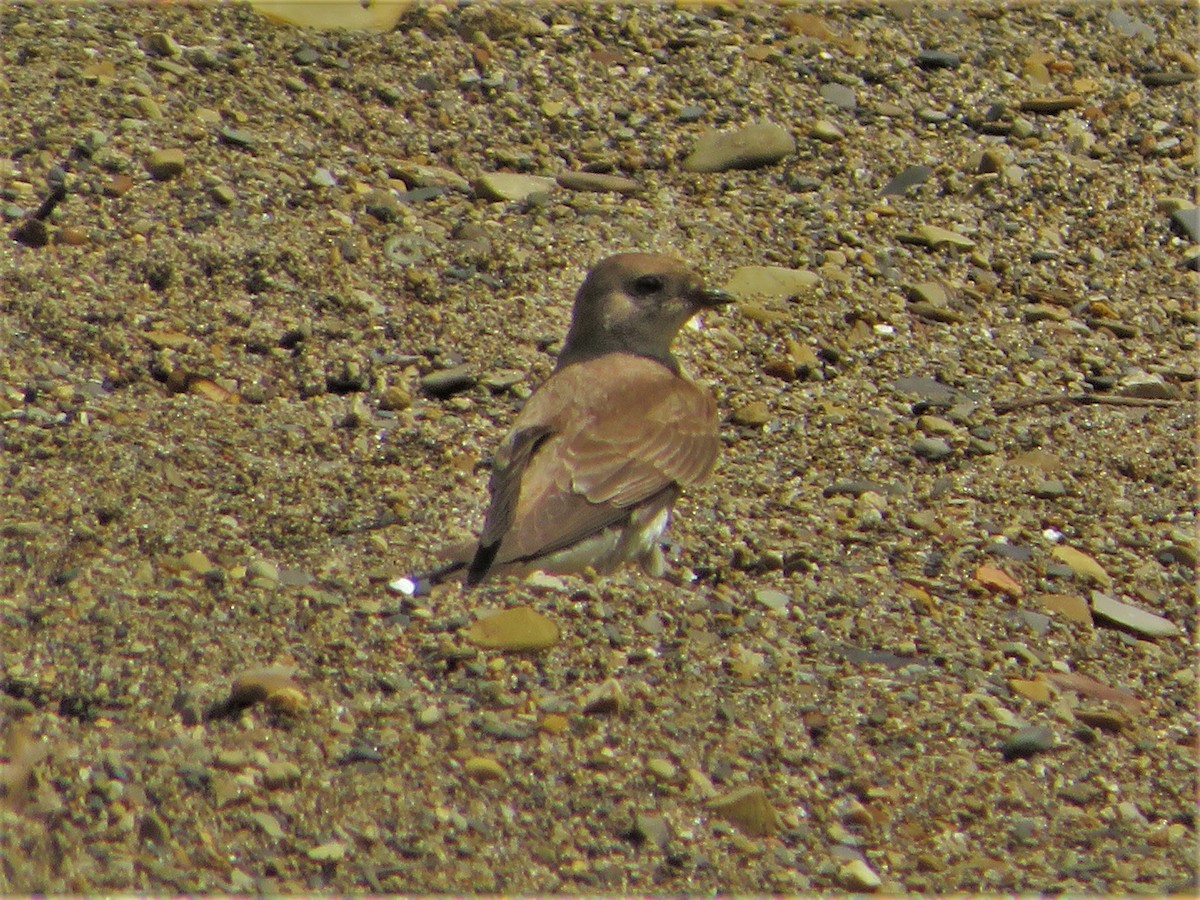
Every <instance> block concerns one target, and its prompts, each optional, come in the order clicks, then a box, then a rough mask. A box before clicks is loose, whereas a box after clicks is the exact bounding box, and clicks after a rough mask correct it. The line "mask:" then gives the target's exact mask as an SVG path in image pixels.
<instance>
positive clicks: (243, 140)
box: [220, 125, 258, 150]
mask: <svg viewBox="0 0 1200 900" xmlns="http://www.w3.org/2000/svg"><path fill="white" fill-rule="evenodd" d="M220 139H221V143H222V144H228V145H229V146H231V147H241V148H243V149H245V150H252V149H253V148H254V145H255V144H257V143H258V138H256V137H255V136H254V135H252V134H250V132H248V131H243V130H242V129H240V128H234V127H233V126H231V125H226V126H225V127H224V128H222V129H221V131H220Z"/></svg>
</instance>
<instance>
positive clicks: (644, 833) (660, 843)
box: [632, 813, 671, 850]
mask: <svg viewBox="0 0 1200 900" xmlns="http://www.w3.org/2000/svg"><path fill="white" fill-rule="evenodd" d="M632 834H633V836H634V838H635V839H636V840H638V841H643V842H645V843H649V844H653V845H654V846H655V847H658V848H659V849H660V850H662V849H665V848H666V846H667V845H668V844H669V843H670V842H671V827H670V826H669V825H668V824H667V820H666V819H664V818H663V817H662V816H654V815H649V814H647V813H638V814H637V815H636V816H634V819H633V829H632Z"/></svg>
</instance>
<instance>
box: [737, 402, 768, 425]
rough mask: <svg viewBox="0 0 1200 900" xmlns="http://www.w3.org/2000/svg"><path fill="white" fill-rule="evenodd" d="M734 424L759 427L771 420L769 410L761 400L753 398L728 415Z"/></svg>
mask: <svg viewBox="0 0 1200 900" xmlns="http://www.w3.org/2000/svg"><path fill="white" fill-rule="evenodd" d="M730 418H731V419H732V420H733V423H734V424H735V425H744V426H746V427H748V428H761V427H762V426H763V425H766V424H767V423H768V422H769V421H771V410H770V408H769V407H768V406H767V404H766V403H764V402H763V401H762V400H755V401H753V402H752V403H747V404H745V405H744V406H739V407H738V408H737V409H735V410H734V411H733V414H732V415H731V416H730Z"/></svg>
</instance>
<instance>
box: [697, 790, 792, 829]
mask: <svg viewBox="0 0 1200 900" xmlns="http://www.w3.org/2000/svg"><path fill="white" fill-rule="evenodd" d="M708 808H709V809H711V810H712V811H713V812H715V813H716V814H717V815H719V816H721V818H723V819H725V820H727V821H729V822H732V823H733V824H734V825H736V826H737V828H738V829H739V830H740V831H741V832H742V834H745V835H747V836H748V837H766V836H767V835H770V834H774V833H775V832H776V831H777V830H778V828H779V814H778V813H777V812H776V811H775V808H774V807H773V806H772V805H771V802H770V801H769V800H768V799H767V795H766V792H765V791H764V790H763V789H762V788H761V787H756V786H754V785H748V786H746V787H742V788H738V789H736V790H733V791H730V792H729V793H727V794H723V795H721V796H720V797H717V798H715V799H713V800H710V801H709V802H708Z"/></svg>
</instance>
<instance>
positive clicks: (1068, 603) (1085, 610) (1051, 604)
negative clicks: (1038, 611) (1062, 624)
mask: <svg viewBox="0 0 1200 900" xmlns="http://www.w3.org/2000/svg"><path fill="white" fill-rule="evenodd" d="M1036 599H1037V601H1038V602H1039V603H1040V604H1041V605H1042V607H1043V608H1044V609H1048V610H1050V612H1053V613H1059V614H1060V615H1062V617H1063V618H1065V619H1068V620H1070V621H1072V622H1076V623H1078V624H1080V625H1091V624H1092V610H1091V607H1089V606H1088V605H1087V601H1086V600H1084V599H1083V598H1082V597H1080V596H1078V595H1076V594H1039V595H1038V596H1037V598H1036Z"/></svg>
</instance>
